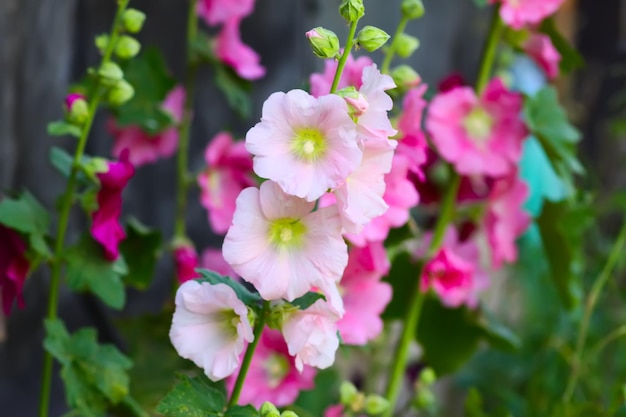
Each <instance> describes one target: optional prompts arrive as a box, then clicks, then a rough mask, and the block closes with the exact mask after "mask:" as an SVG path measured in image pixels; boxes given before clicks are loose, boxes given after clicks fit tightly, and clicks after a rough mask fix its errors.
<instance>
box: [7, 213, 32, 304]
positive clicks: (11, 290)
mask: <svg viewBox="0 0 626 417" xmlns="http://www.w3.org/2000/svg"><path fill="white" fill-rule="evenodd" d="M27 249H28V247H27V246H26V242H24V239H22V237H21V236H20V235H19V234H18V233H17V232H16V231H15V230H13V229H9V228H8V227H5V226H3V225H1V224H0V295H1V296H2V297H1V298H0V305H2V311H3V312H4V314H5V315H6V316H8V315H9V314H11V307H13V301H14V300H17V305H18V307H19V308H24V306H25V303H24V297H23V295H22V291H23V289H24V281H26V275H27V274H28V270H29V269H30V262H29V261H28V259H27V258H26V250H27Z"/></svg>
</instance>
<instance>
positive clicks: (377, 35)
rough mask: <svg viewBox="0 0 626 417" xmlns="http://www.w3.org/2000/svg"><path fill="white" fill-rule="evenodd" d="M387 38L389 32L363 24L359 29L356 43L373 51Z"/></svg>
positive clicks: (385, 41)
mask: <svg viewBox="0 0 626 417" xmlns="http://www.w3.org/2000/svg"><path fill="white" fill-rule="evenodd" d="M388 40H389V34H388V33H387V32H385V31H384V30H382V29H379V28H377V27H375V26H365V27H364V28H363V29H361V30H360V31H359V34H358V35H357V38H356V42H357V45H359V46H360V47H362V48H363V49H365V50H366V51H369V52H374V51H375V50H377V49H378V48H380V47H381V46H383V45H384V44H385V43H387V41H388Z"/></svg>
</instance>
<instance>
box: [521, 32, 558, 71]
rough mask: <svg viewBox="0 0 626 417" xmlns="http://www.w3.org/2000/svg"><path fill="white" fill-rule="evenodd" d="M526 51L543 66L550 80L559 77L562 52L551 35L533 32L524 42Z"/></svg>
mask: <svg viewBox="0 0 626 417" xmlns="http://www.w3.org/2000/svg"><path fill="white" fill-rule="evenodd" d="M524 51H525V52H526V53H527V54H528V56H530V57H531V58H532V59H533V60H534V61H535V62H536V63H537V65H539V66H540V67H541V69H542V70H543V71H544V72H545V73H546V76H547V77H548V79H549V80H554V79H555V78H556V77H558V75H559V63H560V62H561V54H559V51H557V50H556V48H555V47H554V45H553V44H552V40H550V37H549V36H547V35H542V34H539V33H533V34H531V35H530V37H529V38H528V39H527V40H526V42H525V43H524Z"/></svg>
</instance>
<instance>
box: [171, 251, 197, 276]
mask: <svg viewBox="0 0 626 417" xmlns="http://www.w3.org/2000/svg"><path fill="white" fill-rule="evenodd" d="M174 264H175V265H176V279H178V282H179V283H180V284H182V283H184V282H187V281H189V280H192V279H194V278H197V277H198V274H197V273H196V268H197V267H198V254H197V253H196V248H194V247H193V245H192V244H190V243H184V244H181V245H177V246H176V247H175V248H174Z"/></svg>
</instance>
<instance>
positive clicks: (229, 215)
mask: <svg viewBox="0 0 626 417" xmlns="http://www.w3.org/2000/svg"><path fill="white" fill-rule="evenodd" d="M204 159H205V161H206V164H207V168H206V169H205V170H204V171H203V172H202V173H200V175H199V176H198V184H199V185H200V189H201V195H200V202H201V203H202V205H203V206H204V208H206V209H207V212H208V215H209V224H210V225H211V229H213V231H214V232H215V233H220V234H222V233H226V231H227V230H228V228H229V227H230V224H231V222H232V220H233V213H234V212H235V200H236V199H237V196H238V195H239V193H240V192H241V190H243V189H244V188H247V187H251V186H253V185H255V181H254V178H253V177H252V157H251V155H250V154H249V153H248V152H247V151H246V148H245V145H244V143H243V142H242V141H240V142H234V141H233V138H232V136H231V135H230V134H229V133H226V132H221V133H218V134H217V135H215V137H214V138H213V140H211V142H209V144H208V146H207V148H206V150H205V152H204Z"/></svg>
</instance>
